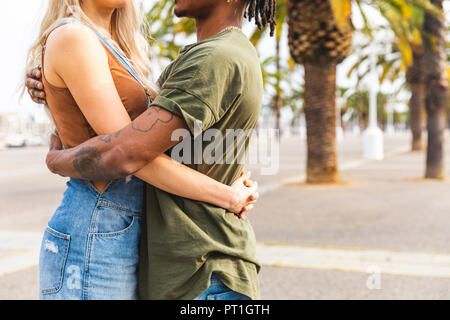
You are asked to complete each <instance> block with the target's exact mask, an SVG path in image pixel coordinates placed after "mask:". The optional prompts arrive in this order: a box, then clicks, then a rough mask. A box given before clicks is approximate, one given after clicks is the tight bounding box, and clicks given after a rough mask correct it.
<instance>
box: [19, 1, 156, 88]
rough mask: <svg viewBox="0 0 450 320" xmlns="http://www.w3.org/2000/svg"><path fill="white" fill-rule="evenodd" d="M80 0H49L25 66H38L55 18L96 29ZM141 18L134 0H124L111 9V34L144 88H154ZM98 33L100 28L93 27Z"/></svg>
mask: <svg viewBox="0 0 450 320" xmlns="http://www.w3.org/2000/svg"><path fill="white" fill-rule="evenodd" d="M82 2H83V0H50V3H49V7H48V10H47V12H46V14H45V16H44V19H43V20H42V23H41V27H40V32H39V36H38V38H37V40H36V42H35V43H33V45H32V46H31V48H30V50H29V53H28V60H27V70H29V69H31V68H34V67H37V66H40V65H41V59H42V50H43V45H44V42H45V40H46V38H47V36H48V34H49V33H50V32H51V31H52V30H53V29H54V28H55V26H56V25H57V23H58V21H59V20H61V19H64V18H75V19H77V20H80V21H82V22H84V23H87V24H88V25H89V26H91V27H92V28H94V29H96V27H95V24H93V23H92V21H91V20H90V19H89V17H88V16H87V15H86V14H85V13H84V12H83V10H82V7H81V5H82ZM143 22H144V19H140V14H139V13H138V10H137V7H136V5H135V3H134V0H131V1H127V2H126V4H125V6H124V7H123V8H118V9H115V10H114V13H113V15H112V18H111V29H112V30H111V35H112V37H113V38H114V39H115V40H116V43H117V45H118V46H119V47H120V49H121V50H122V51H123V53H124V54H125V55H126V58H127V60H128V62H129V63H130V64H131V66H132V67H133V69H134V71H135V72H136V73H137V75H138V77H139V78H140V80H141V81H142V82H143V84H144V86H145V87H146V89H153V90H155V85H154V84H153V83H152V81H151V80H150V76H151V75H150V48H149V44H148V40H149V39H150V36H149V34H148V28H147V26H146V25H144V23H143ZM96 31H98V32H99V33H101V32H100V31H99V30H97V29H96Z"/></svg>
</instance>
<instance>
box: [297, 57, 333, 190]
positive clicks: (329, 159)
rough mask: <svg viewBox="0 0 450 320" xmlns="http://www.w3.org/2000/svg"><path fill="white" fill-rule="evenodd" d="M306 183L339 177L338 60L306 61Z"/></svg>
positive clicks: (328, 181)
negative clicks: (337, 137)
mask: <svg viewBox="0 0 450 320" xmlns="http://www.w3.org/2000/svg"><path fill="white" fill-rule="evenodd" d="M304 66H305V117H306V130H307V146H308V158H307V170H306V173H307V179H306V182H307V183H335V182H337V181H338V180H339V177H338V167H337V155H336V63H334V62H323V63H321V64H318V63H308V62H307V63H304Z"/></svg>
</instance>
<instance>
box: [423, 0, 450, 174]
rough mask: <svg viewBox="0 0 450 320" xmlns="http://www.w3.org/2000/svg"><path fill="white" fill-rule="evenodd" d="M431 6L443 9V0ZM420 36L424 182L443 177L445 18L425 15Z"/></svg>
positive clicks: (445, 100)
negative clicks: (424, 122) (424, 117)
mask: <svg viewBox="0 0 450 320" xmlns="http://www.w3.org/2000/svg"><path fill="white" fill-rule="evenodd" d="M431 2H432V3H433V4H434V5H435V6H436V7H438V8H440V9H442V4H443V1H442V0H431ZM423 35H424V36H423V38H424V41H423V47H424V55H423V58H424V66H423V70H424V76H425V108H426V112H427V116H428V119H427V130H428V148H427V160H426V170H425V178H430V179H441V178H443V177H444V176H445V169H444V150H443V149H444V146H443V141H444V130H445V109H446V108H447V99H448V82H447V79H446V74H445V72H446V63H447V59H446V56H445V25H444V18H443V17H442V16H436V15H432V14H429V13H426V14H425V20H424V28H423Z"/></svg>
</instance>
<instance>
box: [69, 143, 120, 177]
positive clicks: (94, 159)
mask: <svg viewBox="0 0 450 320" xmlns="http://www.w3.org/2000/svg"><path fill="white" fill-rule="evenodd" d="M72 164H73V166H74V168H75V169H76V170H77V171H78V173H79V174H80V176H81V177H82V178H83V179H87V180H96V181H108V180H113V179H114V177H113V176H112V174H111V173H109V172H108V171H107V170H106V168H105V167H104V165H103V161H102V156H101V153H100V152H99V151H98V150H97V148H95V147H83V148H81V149H80V151H78V152H77V154H76V155H75V158H74V159H73V162H72Z"/></svg>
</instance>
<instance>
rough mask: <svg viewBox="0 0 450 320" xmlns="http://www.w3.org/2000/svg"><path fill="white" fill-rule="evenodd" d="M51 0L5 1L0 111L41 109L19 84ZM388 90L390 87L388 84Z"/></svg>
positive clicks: (449, 8)
mask: <svg viewBox="0 0 450 320" xmlns="http://www.w3.org/2000/svg"><path fill="white" fill-rule="evenodd" d="M143 1H144V4H145V6H146V7H150V6H151V4H152V3H154V1H156V0H143ZM449 2H450V1H446V3H445V4H446V14H447V15H450V3H449ZM47 3H48V0H13V1H12V0H8V1H3V7H2V10H0V39H2V43H3V48H2V50H0V70H2V75H3V76H2V77H1V80H0V88H1V91H0V92H1V93H2V99H0V113H5V112H17V111H25V112H31V113H36V112H37V113H39V112H40V110H42V108H41V107H38V106H36V105H35V104H34V103H32V102H31V101H30V100H29V99H28V98H26V97H25V98H24V99H21V100H19V87H20V84H21V81H22V79H23V78H22V77H23V73H24V70H25V60H26V55H27V50H28V48H29V46H30V45H31V43H32V41H33V39H34V38H35V37H36V36H37V32H38V30H39V23H40V20H41V19H42V15H43V13H44V12H45V8H46V5H47ZM369 18H370V19H371V20H372V21H373V22H374V23H375V24H382V23H384V21H383V19H382V18H380V17H379V15H378V14H377V13H376V12H373V13H371V14H370V17H369ZM353 22H354V23H355V24H358V23H360V18H359V17H358V16H357V15H356V14H355V15H354V17H353ZM251 29H252V24H249V23H246V24H245V26H244V32H246V33H247V34H249V33H250V32H251ZM286 38H287V37H284V39H285V41H284V43H283V46H282V48H283V49H282V56H283V59H284V60H287V57H288V56H289V52H288V48H287V40H286ZM273 49H274V48H273V45H272V42H271V41H269V40H266V42H265V43H264V49H263V50H261V51H262V52H265V53H266V54H271V52H273ZM351 63H352V58H351V57H350V58H348V59H347V60H346V61H345V62H344V63H343V64H341V65H340V66H339V68H338V74H337V82H338V85H340V86H351V85H352V83H354V79H348V78H347V77H346V70H348V66H349V65H350V64H351ZM386 90H389V86H388V87H387V89H386Z"/></svg>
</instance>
